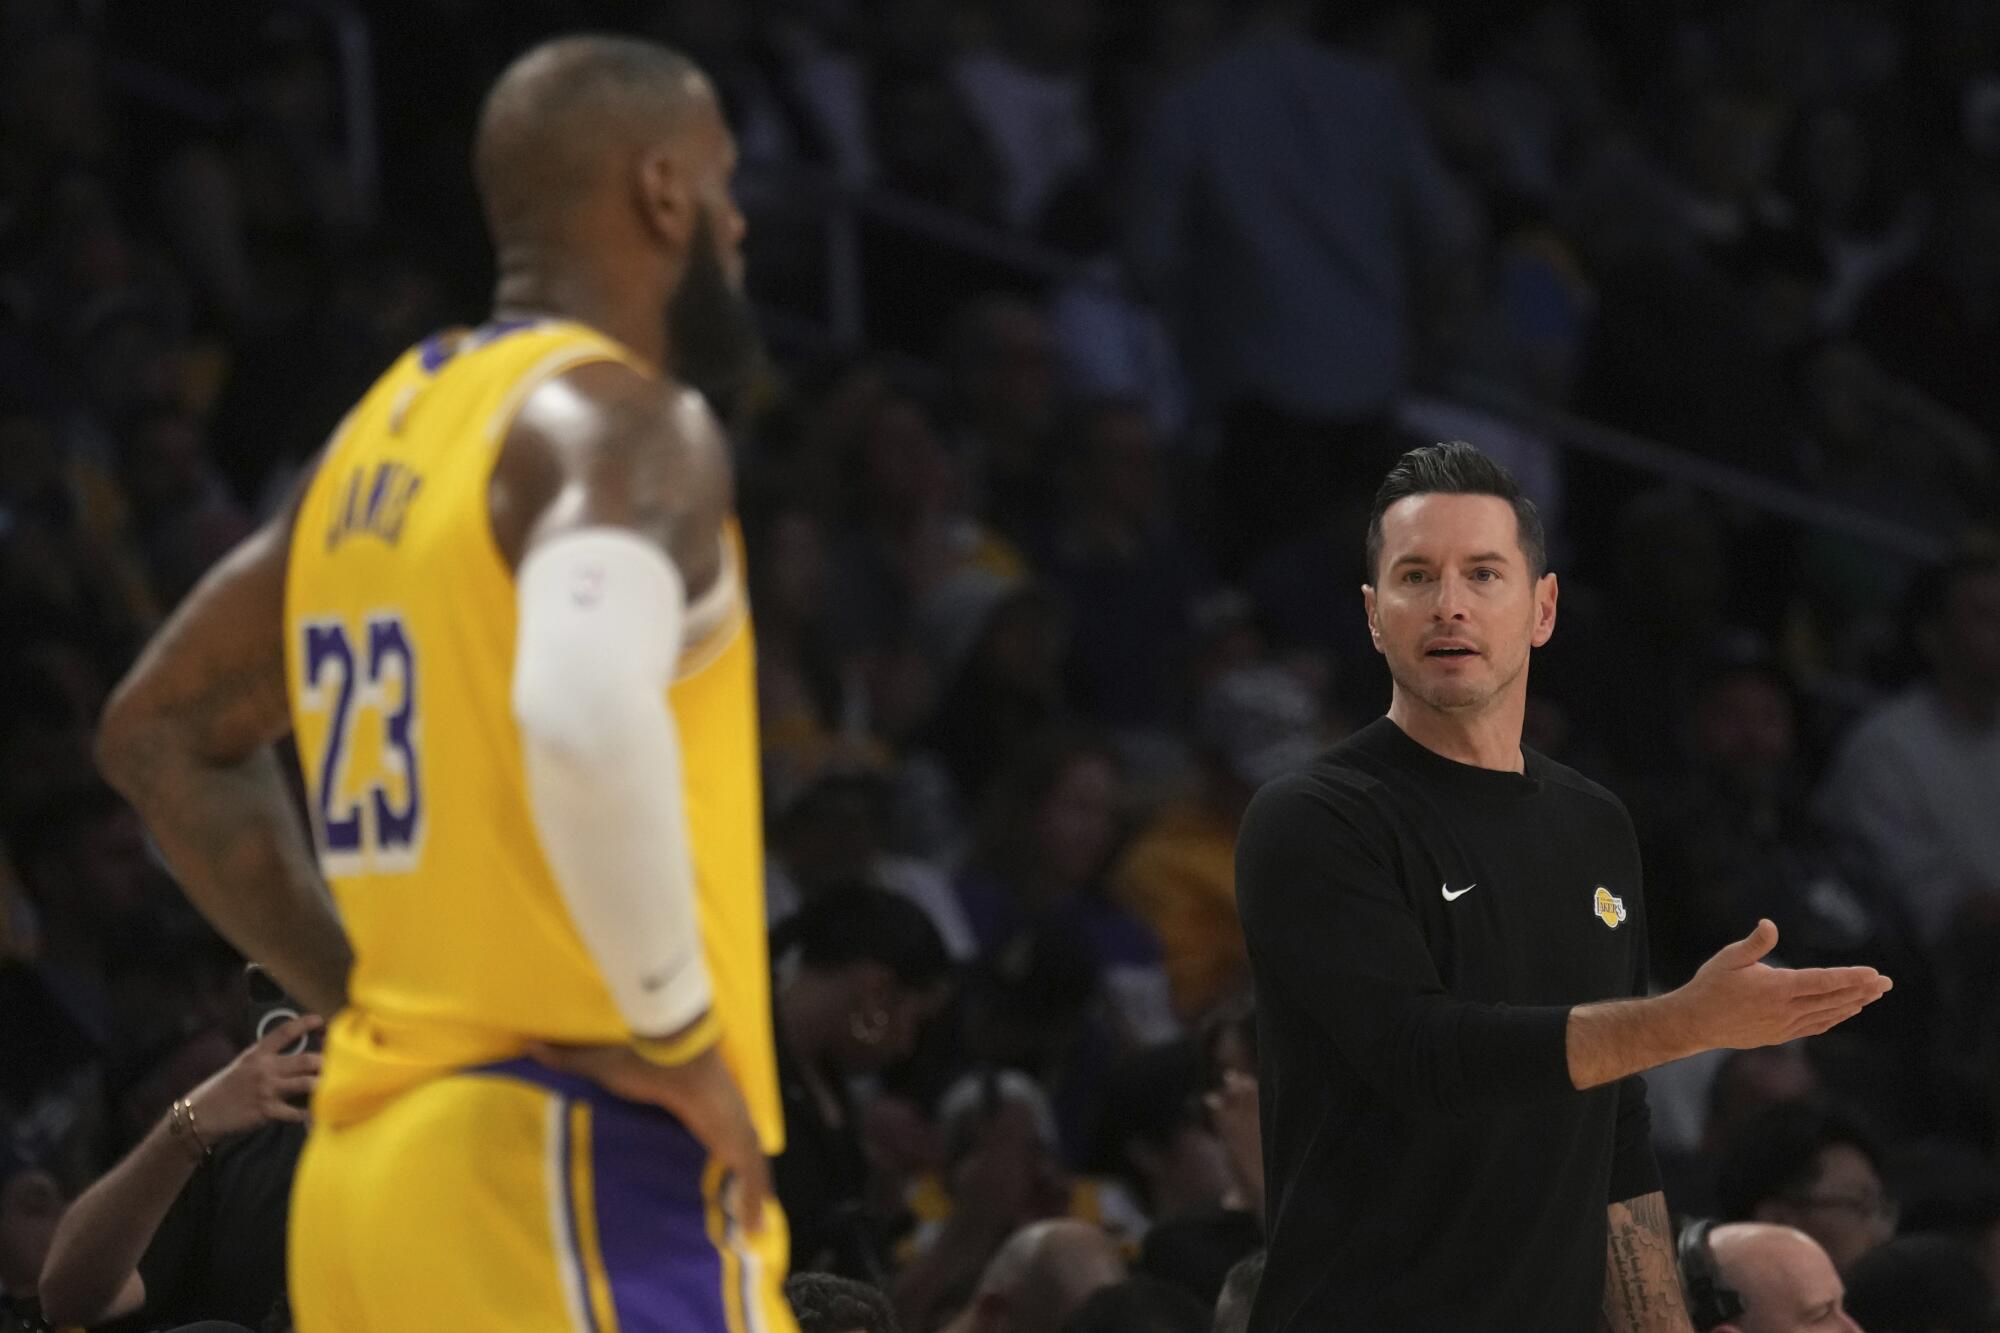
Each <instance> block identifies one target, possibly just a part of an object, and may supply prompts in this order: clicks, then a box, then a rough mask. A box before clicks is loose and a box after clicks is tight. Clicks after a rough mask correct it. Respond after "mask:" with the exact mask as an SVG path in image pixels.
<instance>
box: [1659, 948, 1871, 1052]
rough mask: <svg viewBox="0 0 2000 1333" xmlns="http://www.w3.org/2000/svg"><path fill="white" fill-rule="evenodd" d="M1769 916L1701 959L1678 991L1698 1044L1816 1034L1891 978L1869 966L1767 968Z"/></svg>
mask: <svg viewBox="0 0 2000 1333" xmlns="http://www.w3.org/2000/svg"><path fill="white" fill-rule="evenodd" d="M1777 943H1778V928H1777V927H1776V926H1775V925H1773V924H1772V923H1771V922H1770V921H1769V920H1763V921H1759V922H1758V923H1757V928H1756V929H1755V930H1753V931H1751V932H1750V933H1749V934H1748V935H1746V936H1745V937H1744V938H1742V939H1740V940H1737V941H1735V942H1734V943H1732V944H1726V945H1724V946H1723V947H1722V948H1721V949H1720V950H1718V951H1717V952H1716V955H1715V956H1714V957H1713V958H1711V959H1709V960H1708V961H1707V962H1706V963H1703V964H1702V965H1701V970H1700V971H1698V972H1696V973H1695V974H1694V977H1693V979H1692V980H1690V981H1689V982H1688V983H1687V985H1686V986H1684V987H1682V998H1683V1000H1684V1001H1685V1003H1686V1006H1687V1009H1688V1012H1689V1015H1690V1018H1691V1021H1692V1022H1693V1023H1694V1024H1695V1025H1696V1031H1697V1034H1698V1035H1699V1037H1700V1038H1701V1040H1702V1042H1703V1044H1704V1045H1706V1046H1709V1047H1728V1048H1731V1049H1734V1050H1748V1049H1749V1048H1751V1047H1754V1046H1775V1045H1777V1044H1779V1043H1781V1042H1787V1041H1792V1040H1794V1039H1796V1038H1799V1037H1815V1036H1818V1035H1819V1034H1820V1033H1822V1032H1825V1031H1826V1030H1827V1029H1828V1028H1831V1027H1834V1026H1836V1025H1838V1024H1840V1023H1844V1022H1846V1021H1847V1020H1848V1019H1850V1018H1852V1017H1854V1016H1855V1015H1856V1014H1858V1013H1860V1012H1861V1011H1862V1010H1863V1009H1865V1008H1867V1007H1868V1006H1869V1005H1871V1004H1873V1003H1874V1002H1875V1001H1877V1000H1879V999H1881V998H1882V996H1883V995H1885V994H1887V993H1888V991H1889V988H1890V986H1891V985H1892V984H1893V983H1892V982H1891V981H1890V980H1889V978H1888V977H1885V976H1883V975H1882V974H1881V973H1880V972H1878V971H1876V970H1875V969H1874V968H1872V967H1811V968H1798V969H1791V968H1781V967H1772V966H1770V965H1769V964H1767V963H1765V962H1764V961H1763V958H1764V956H1765V955H1766V954H1768V953H1770V952H1771V950H1772V949H1773V948H1774V947H1775V946H1776V945H1777Z"/></svg>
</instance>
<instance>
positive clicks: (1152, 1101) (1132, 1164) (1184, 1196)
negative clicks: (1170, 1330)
mask: <svg viewBox="0 0 2000 1333" xmlns="http://www.w3.org/2000/svg"><path fill="white" fill-rule="evenodd" d="M1205 1065H1206V1061H1205V1060H1204V1059H1203V1058H1202V1053H1201V1051H1200V1049H1199V1047H1198V1046H1197V1045H1196V1043H1195V1042H1194V1041H1193V1040H1191V1039H1188V1038H1182V1039H1180V1040H1177V1041H1173V1042H1169V1043H1167V1044H1165V1045H1161V1046H1153V1047H1149V1048H1147V1049H1145V1050H1142V1051H1137V1052H1134V1053H1132V1054H1130V1055H1127V1056H1126V1057H1124V1058H1123V1059H1122V1060H1120V1061H1119V1062H1118V1064H1117V1065H1115V1066H1113V1068H1112V1070H1111V1074H1110V1078H1109V1079H1108V1081H1107V1084H1106V1086H1105V1089H1104V1097H1103V1101H1102V1103H1101V1106H1100V1109H1099V1120H1098V1135H1097V1154H1096V1166H1097V1169H1098V1170H1099V1171H1100V1172H1102V1173H1104V1174H1106V1175H1109V1176H1111V1177H1113V1178H1114V1179H1117V1180H1119V1181H1121V1182H1122V1183H1123V1184H1124V1186H1125V1188H1127V1189H1129V1190H1132V1191H1133V1192H1134V1193H1135V1194H1136V1195H1137V1198H1138V1203H1139V1206H1140V1207H1141V1208H1142V1209H1144V1211H1145V1215H1146V1221H1147V1226H1146V1229H1145V1235H1144V1237H1143V1239H1142V1241H1141V1244H1140V1247H1139V1260H1138V1264H1137V1267H1138V1268H1139V1270H1140V1271H1141V1272H1144V1273H1148V1274H1151V1275H1152V1276H1154V1277H1157V1278H1159V1279H1161V1280H1162V1281H1165V1282H1168V1283H1171V1284H1173V1285H1174V1286H1177V1287H1179V1288H1181V1289H1182V1290H1184V1291H1187V1292H1188V1293H1190V1294H1191V1295H1192V1296H1193V1297H1195V1298H1196V1300H1197V1301H1198V1303H1199V1305H1200V1307H1201V1308H1202V1309H1211V1308H1213V1307H1214V1305H1215V1298H1216V1295H1217V1294H1218V1293H1219V1292H1220V1291H1221V1289H1222V1281H1223V1278H1224V1277H1225V1276H1227V1274H1228V1272H1229V1269H1230V1266H1231V1265H1232V1264H1234V1263H1235V1262H1236V1261H1237V1260H1239V1259H1241V1258H1242V1257H1243V1256H1244V1255H1246V1254H1249V1253H1250V1252H1251V1251H1253V1250H1256V1249H1259V1248H1261V1247H1262V1245H1263V1244H1264V1232H1263V1227H1262V1226H1261V1224H1260V1223H1259V1220H1258V1218H1257V1217H1256V1216H1254V1215H1253V1214H1251V1213H1248V1212H1245V1211H1244V1210H1243V1207H1242V1203H1243V1199H1244V1190H1243V1188H1242V1186H1241V1184H1240V1183H1239V1182H1238V1180H1237V1178H1236V1173H1235V1171H1234V1170H1233V1169H1232V1165H1231V1162H1230V1158H1229V1153H1228V1150H1227V1148H1226V1147H1225V1146H1224V1143H1223V1141H1222V1139H1221V1137H1220V1136H1219V1135H1218V1134H1217V1133H1216V1131H1215V1129H1214V1128H1213V1127H1212V1125H1211V1123H1210V1118H1209V1116H1208V1115H1206V1114H1204V1111H1205V1108H1204V1107H1203V1105H1202V1101H1201V1094H1202V1089H1203V1078H1204V1075H1205V1074H1206V1072H1207V1071H1206V1068H1205Z"/></svg>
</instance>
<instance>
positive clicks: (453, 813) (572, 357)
mask: <svg viewBox="0 0 2000 1333" xmlns="http://www.w3.org/2000/svg"><path fill="white" fill-rule="evenodd" d="M594 361H621V362H624V363H626V364H629V365H632V366H633V367H634V368H636V369H640V370H641V371H642V372H644V367H643V365H642V364H641V363H640V362H639V361H638V360H637V359H636V358H635V357H634V356H632V355H631V354H630V353H629V352H627V351H626V350H625V349H623V348H622V347H620V346H618V345H617V344H616V343H614V342H612V341H611V340H609V339H608V338H606V337H604V336H602V335H600V334H598V333H596V332H594V331H593V330H590V329H587V328H584V327H582V326H580V325H576V324H571V323H565V322H560V321H517V322H505V323H495V324H490V325H487V326H485V327H483V328H480V329H476V330H453V331H451V332H448V333H443V334H440V335H438V336H437V337H434V338H432V339H430V340H429V341H427V342H425V343H423V344H421V345H420V346H418V347H416V348H413V349H412V350H411V351H410V352H409V353H408V354H407V355H405V356H404V357H403V358H402V359H401V360H400V361H398V362H397V363H396V364H395V365H394V366H393V367H392V368H391V369H390V370H389V372H388V373H387V374H385V375H384V376H383V377H382V378H381V379H380V380H379V381H378V382H377V383H376V384H375V386H374V388H372V389H371V390H369V392H368V394H367V396H366V397H364V398H363V399H362V400H361V402H360V403H359V404H358V405H357V406H356V407H355V408H354V410H353V412H352V413H351V414H350V415H349V417H348V418H347V420H346V421H345V422H343V423H342V425H341V427H340V429H339V431H338V432H337V433H336V435H335V437H334V440H333V443H332V444H331V446H330V447H329V449H328V451H327V454H326V457H325V459H324V460H323V462H322V463H321V465H320V468H319V471H318V473H317V475H316V476H315V477H314V479H313V481H312V483H311V485H310V488H309V489H308V491H307V493H306V495H305V498H304V501H303V505H302V507H301V509H300V511H299V514H298V519H297V524H296V528H295V530H294V534H293V538H292V545H291V558H290V566H289V569H288V571H287V576H286V596H285V634H286V639H285V651H286V665H287V674H288V679H289V688H290V691H291V703H292V720H293V726H294V730H295V733H296V737H297V742H298V752H299V763H300V767H301V769H302V770H303V773H304V777H305V787H306V795H307V801H308V807H309V810H310V812H311V816H312V823H313V835H314V838H315V841H316V843H317V847H318V852H319V858H320V864H321V867H322V869H323V870H324V872H325V874H326V878H327V882H328V884H329V885H331V886H332V889H333V895H334V899H335V902H336V904H337V906H338V908H339V910H340V916H341V920H342V921H343V923H344V924H345V925H346V928H347V934H348V937H349V938H350V939H351V940H352V941H353V945H354V953H355V968H354V975H353V978H352V980H351V982H350V986H349V1008H348V1009H347V1010H346V1011H344V1012H343V1013H342V1015H341V1016H340V1017H339V1018H338V1019H337V1020H336V1021H335V1022H334V1024H333V1026H332V1029H331V1031H330V1033H329V1035H328V1043H327V1060H326V1067H325V1070H324V1072H323V1074H322V1077H321V1080H320V1085H319V1089H318V1093H317V1097H316V1101H315V1112H316V1114H317V1115H319V1116H320V1117H322V1118H324V1119H326V1120H327V1121H329V1122H330V1123H334V1124H340V1123H346V1122H350V1121H352V1120H355V1119H358V1118H360V1117H363V1116H366V1115H368V1114H370V1113H371V1112H372V1111H373V1110H375V1109H377V1108H378V1107H380V1106H381V1105H382V1104H383V1103H384V1102H385V1101H386V1100H387V1099H388V1098H391V1097H393V1096H395V1095H396V1094H397V1093H399V1092H402V1091H404V1090H406V1089H408V1088H410V1087H412V1086H414V1085H416V1084H417V1083H420V1082H422V1081H424V1080H426V1079H429V1078H434V1077H436V1076H438V1075H440V1074H444V1073H449V1072H451V1071H453V1070H455V1069H463V1068H468V1067H472V1066H477V1065H483V1064H488V1063H492V1062H495V1061H500V1060H506V1059H511V1058H513V1057H515V1056H517V1055H519V1054H521V1053H522V1051H523V1049H524V1047H525V1045H526V1044H527V1043H528V1042H529V1041H550V1042H558V1043H614V1042H619V1041H622V1040H624V1039H625V1038H626V1037H627V1036H628V1033H627V1031H626V1028H625V1025H624V1023H623V1021H622V1020H621V1019H620V1017H619V1014H618V1011H617V1008H616V1007H615V1006H614V1004H613V1002H612V1000H611V996H610V993H609V991H608V989H607V988H606V986H605V983H604V981H603V979H602V977H601V976H600V974H599V972H598V969H597V967H596V964H595V963H594V962H593V960H592V959H591V957H590V955H589V953H588V952H587V951H586V949H585V948H584V945H583V942H582V940H581V938H580V937H579V936H578V934H577V932H576V928H575V926H574V925H573V924H572V922H571V920H570V916H569V912H568V909H567V908H566V906H565V904H564V901H563V898H562V894H561V891H560V890H559V889H558V887H557V885H556V883H555V881H554V878H553V876H552V875H551V872H550V870H549V867H548V864H547V862H546V860H545V859H544V858H543V855H542V850H541V846H540V843H539V842H538V840H537V838H536V835H535V830H534V824H533V820H532V818H531V815H530V812H529V808H528V800H527V783H526V778H525V775H524V773H523V767H522V758H521V740H520V736H519V733H518V730H517V728H516V726H515V723H514V718H513V712H512V707H511V702H510V700H511V697H512V687H513V680H512V677H513V661H514V637H515V593H514V580H513V575H512V573H511V572H510V571H509V569H508V567H507V564H506V561H505V560H504V559H503V558H502V556H501V554H500V551H499V549H498V547H497V546H496V545H495V543H494V539H493V535H492V527H491V522H490V518H489V514H488V509H487V487H488V483H489V481H490V479H491V476H492V472H493V465H494V461H495V459H496V458H497V457H498V454H499V449H500V446H501V443H502V441H503V440H504V438H505V437H506V434H507V431H508V429H509V427H510V425H511V424H512V421H513V418H514V414H515V413H516V411H517V410H518V409H519V407H520V405H521V403H522V401H523V400H524V399H525V398H526V397H527V395H528V394H529V392H531V391H532V390H533V389H534V388H536V387H537V386H538V385H541V384H543V383H545V382H547V381H548V380H549V379H550V378H551V377H553V376H555V375H558V374H561V373H563V372H564V371H567V370H570V369H573V368H575V367H577V366H579V365H582V364H585V363H588V362H594ZM729 538H730V541H731V542H732V544H734V545H735V547H736V552H737V559H735V560H734V561H733V562H731V566H732V568H731V576H732V577H735V578H737V579H739V580H740V579H741V577H742V574H741V571H742V569H743V561H742V559H741V546H740V538H739V536H738V534H737V532H736V529H735V524H734V523H733V522H732V523H731V524H730V533H729ZM745 606H747V602H745V601H743V600H742V599H741V598H739V600H738V608H739V609H738V611H737V612H736V613H735V614H734V615H733V616H732V617H731V618H730V620H729V621H728V622H727V623H725V624H723V625H722V626H720V627H719V628H717V629H715V630H714V631H713V632H712V633H711V634H710V636H709V638H708V640H707V641H706V642H704V643H700V644H697V645H693V646H691V647H690V649H689V650H688V652H687V653H686V654H685V655H684V656H683V658H682V661H681V664H680V668H679V671H678V673H677V676H676V679H675V681H674V683H673V685H672V687H671V688H670V689H669V691H668V696H667V697H668V702H669V704H670V706H671V707H672V710H673V714H674V718H675V722H676V724H677V726H678V729H679V732H680V743H681V753H682V764H681V767H682V771H683V774H684V778H683V782H684V786H685V790H684V791H683V793H682V795H683V800H684V802H685V805H686V810H687V823H688V829H689V833H690V835H691V838H692V842H693V852H694V869H695V881H696V885H697V896H698V900H699V916H700V922H701V930H702V940H703V944H704V947H705V951H706V955H707V962H708V970H709V975H710V977H711V979H712V983H713V987H714V992H715V1012H716V1014H717V1015H718V1017H719V1018H720V1019H721V1022H722V1025H723V1037H722V1048H721V1049H722V1054H723V1057H724V1059H725V1060H726V1061H727V1063H728V1065H729V1067H730V1069H731V1070H732V1071H733V1072H734V1074H735V1075H736V1078H737V1080H738V1082H739V1084H740V1085H741V1086H742V1089H743V1093H744V1096H745V1098H746V1100H747V1101H748V1102H749V1105H750V1111H751V1115H752V1117H753V1119H754V1120H755V1121H756V1124H757V1127H758V1131H759V1133H760V1135H761V1136H762V1138H763V1141H764V1144H765V1147H766V1149H767V1150H769V1151H771V1152H776V1151H777V1150H778V1148H779V1147H780V1145H781V1143H782V1136H783V1131H782V1119H781V1111H780V1103H779V1099H778V1091H777V1077H776V1071H775V1062H774V1057H773V1054H772V1043H771V1001H770V973H769V967H768V960H767V954H766V944H765V914H764V867H763V842H762V814H761V794H760V784H759V778H758V767H757V763H758V747H757V711H756V698H755V684H754V676H755V671H754V663H753V660H752V659H753V652H754V649H753V645H752V638H751V631H750V625H749V619H748V614H747V611H745V610H743V609H742V608H743V607H745Z"/></svg>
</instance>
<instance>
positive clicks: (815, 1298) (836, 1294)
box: [785, 1273, 897, 1333]
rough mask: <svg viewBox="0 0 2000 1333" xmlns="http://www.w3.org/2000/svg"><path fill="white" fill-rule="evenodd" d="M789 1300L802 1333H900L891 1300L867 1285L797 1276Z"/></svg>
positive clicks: (787, 1288)
mask: <svg viewBox="0 0 2000 1333" xmlns="http://www.w3.org/2000/svg"><path fill="white" fill-rule="evenodd" d="M785 1299H786V1300H788V1301H790V1302H791V1305H792V1314H793V1316H794V1317H796V1318H797V1319H798V1321H799V1333H897V1324H896V1312H895V1311H894V1310H893V1309H891V1308H890V1306H889V1298H888V1297H887V1296H884V1295H883V1294H882V1293H881V1292H880V1291H878V1290H876V1289H875V1288H874V1287H871V1286H869V1285H868V1284H867V1283H865V1282H856V1281H854V1280H853V1279H852V1278H845V1277H835V1276H834V1275H833V1274H831V1273H793V1274H792V1275H791V1276H790V1277H788V1278H786V1279H785Z"/></svg>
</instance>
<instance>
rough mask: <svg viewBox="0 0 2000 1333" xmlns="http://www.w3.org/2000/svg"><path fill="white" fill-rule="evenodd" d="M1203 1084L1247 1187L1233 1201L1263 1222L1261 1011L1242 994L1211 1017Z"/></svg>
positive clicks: (1204, 1034)
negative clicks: (1259, 1075) (1259, 1068)
mask: <svg viewBox="0 0 2000 1333" xmlns="http://www.w3.org/2000/svg"><path fill="white" fill-rule="evenodd" d="M1201 1050H1202V1064H1203V1067H1204V1069H1205V1071H1206V1072H1205V1074H1204V1076H1203V1082H1204V1084H1205V1086H1206V1087H1207V1089H1208V1091H1207V1092H1206V1093H1205V1094H1204V1095H1203V1097H1202V1103H1203V1105H1205V1106H1206V1107H1207V1108H1208V1114H1209V1119H1210V1121H1211V1122H1212V1123H1213V1124H1214V1125H1215V1132H1216V1133H1217V1134H1218V1135H1220V1136H1221V1138H1222V1147H1223V1150H1224V1151H1225V1152H1227V1153H1228V1154H1229V1164H1230V1166H1231V1167H1233V1168H1234V1169H1235V1171H1236V1179H1237V1182H1238V1184H1239V1185H1241V1187H1242V1191H1243V1195H1242V1198H1241V1199H1240V1200H1232V1201H1231V1202H1232V1203H1233V1204H1235V1205H1236V1206H1239V1207H1241V1208H1242V1209H1243V1210H1244V1211H1245V1212H1247V1213H1249V1214H1250V1216H1252V1217H1254V1218H1257V1219H1258V1220H1259V1221H1261V1220H1262V1219H1263V1216H1264V1131H1263V1125H1262V1123H1261V1121H1260V1120H1259V1116H1258V1106H1259V1102H1260V1098H1259V1097H1258V1089H1257V1009H1256V1006H1255V1004H1253V1003H1252V1002H1251V1000H1250V998H1249V997H1248V996H1241V997H1239V998H1237V999H1235V1000H1232V1001H1230V1002H1228V1003H1227V1004H1224V1005H1223V1006H1222V1007H1220V1008H1219V1009H1217V1010H1215V1011H1214V1012H1213V1013H1211V1014H1210V1015H1209V1016H1208V1018H1207V1020H1206V1021H1205V1022H1204V1023H1203V1024H1202V1029H1201Z"/></svg>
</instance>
